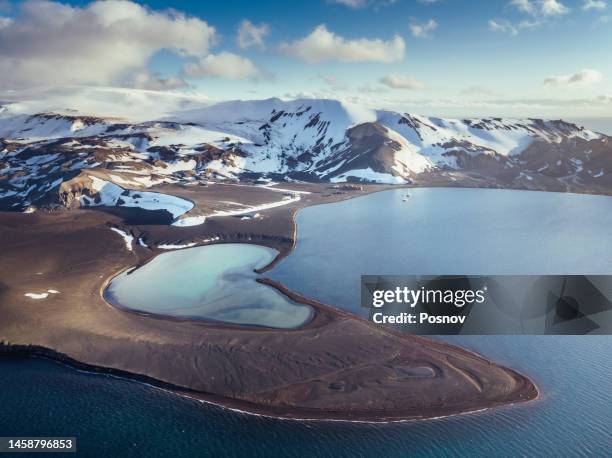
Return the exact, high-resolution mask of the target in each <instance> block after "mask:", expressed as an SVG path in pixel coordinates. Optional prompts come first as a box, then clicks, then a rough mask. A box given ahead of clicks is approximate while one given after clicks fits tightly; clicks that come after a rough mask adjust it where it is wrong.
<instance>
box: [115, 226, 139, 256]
mask: <svg viewBox="0 0 612 458" xmlns="http://www.w3.org/2000/svg"><path fill="white" fill-rule="evenodd" d="M110 230H111V231H113V232H116V233H117V234H119V235H120V236H121V237H122V238H123V241H124V242H125V247H126V248H127V249H128V251H132V242H133V241H134V236H133V235H130V234H128V233H127V232H125V231H122V230H121V229H119V228H117V227H111V228H110Z"/></svg>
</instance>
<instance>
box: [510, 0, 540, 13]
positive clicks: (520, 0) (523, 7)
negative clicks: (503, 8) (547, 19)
mask: <svg viewBox="0 0 612 458" xmlns="http://www.w3.org/2000/svg"><path fill="white" fill-rule="evenodd" d="M510 5H512V6H514V7H515V8H516V9H518V10H519V11H522V12H523V13H527V14H533V13H535V11H536V7H535V4H534V3H533V2H532V1H531V0H512V1H511V2H510Z"/></svg>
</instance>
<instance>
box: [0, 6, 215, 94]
mask: <svg viewBox="0 0 612 458" xmlns="http://www.w3.org/2000/svg"><path fill="white" fill-rule="evenodd" d="M215 40H216V33H215V29H214V28H213V27H211V26H209V25H208V24H207V23H206V22H205V21H203V20H201V19H197V18H193V17H188V16H185V15H183V14H181V13H178V12H175V11H166V12H155V11H152V10H149V9H147V8H145V7H142V6H140V5H138V4H136V3H133V2H131V1H127V0H109V1H97V2H93V3H91V4H89V5H87V6H85V7H83V8H78V7H72V6H69V5H64V4H60V3H55V2H50V1H36V2H26V3H23V4H21V6H20V8H19V10H18V12H17V15H16V17H15V18H14V19H12V20H10V21H9V22H8V23H6V24H4V26H3V27H1V28H0V74H1V75H2V76H1V78H0V85H4V86H11V87H19V86H28V85H30V86H35V85H43V84H44V85H54V84H102V85H107V84H118V83H122V82H123V83H131V82H133V81H132V80H133V79H134V78H135V76H136V75H139V74H142V73H143V72H146V71H147V70H146V64H147V61H148V60H149V59H150V57H151V56H152V55H154V54H155V53H156V52H158V51H160V50H162V49H168V50H171V51H172V52H175V53H177V54H179V55H183V56H201V55H206V54H207V53H208V50H209V48H210V46H211V45H212V44H213V43H214V42H215ZM141 79H142V77H141Z"/></svg>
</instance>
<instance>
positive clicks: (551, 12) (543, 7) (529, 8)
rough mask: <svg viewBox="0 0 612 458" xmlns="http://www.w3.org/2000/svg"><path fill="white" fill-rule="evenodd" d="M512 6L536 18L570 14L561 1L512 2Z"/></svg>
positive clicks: (531, 0) (519, 0)
mask: <svg viewBox="0 0 612 458" xmlns="http://www.w3.org/2000/svg"><path fill="white" fill-rule="evenodd" d="M510 6H513V7H515V8H516V9H517V10H519V11H520V12H522V13H526V14H532V15H534V16H560V15H563V14H566V13H568V12H569V8H568V7H567V6H565V5H564V4H563V3H561V2H560V1H559V0H511V1H510Z"/></svg>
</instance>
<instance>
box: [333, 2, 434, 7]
mask: <svg viewBox="0 0 612 458" xmlns="http://www.w3.org/2000/svg"><path fill="white" fill-rule="evenodd" d="M396 1H397V0H327V3H332V4H336V5H343V6H346V7H348V8H353V9H357V8H365V7H366V6H373V7H378V6H388V5H392V4H394V3H395V2H396ZM435 1H437V0H433V1H432V0H428V1H427V3H433V2H435Z"/></svg>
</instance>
